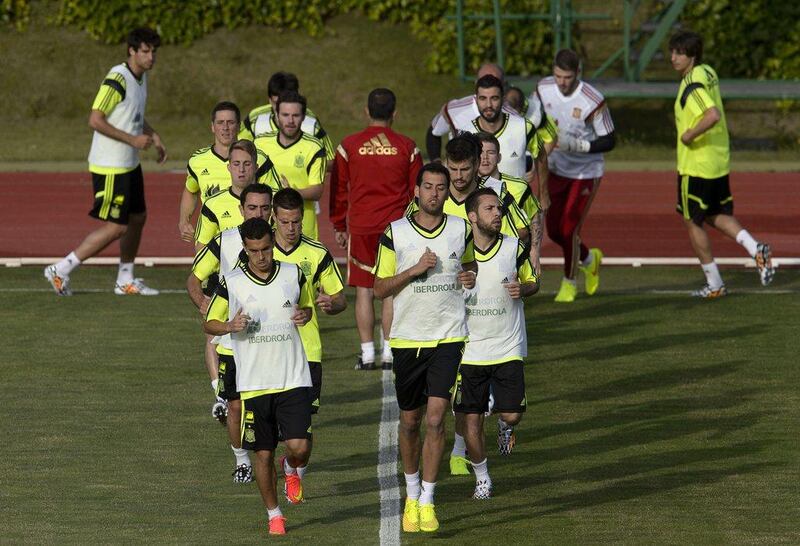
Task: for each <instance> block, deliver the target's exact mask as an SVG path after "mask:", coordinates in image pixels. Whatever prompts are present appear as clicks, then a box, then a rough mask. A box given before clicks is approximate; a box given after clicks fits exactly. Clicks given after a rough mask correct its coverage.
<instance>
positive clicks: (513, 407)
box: [453, 360, 527, 413]
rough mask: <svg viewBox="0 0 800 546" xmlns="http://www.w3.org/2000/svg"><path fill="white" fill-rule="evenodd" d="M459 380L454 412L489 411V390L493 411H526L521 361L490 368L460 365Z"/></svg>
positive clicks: (493, 365) (523, 374) (495, 365)
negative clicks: (491, 396)
mask: <svg viewBox="0 0 800 546" xmlns="http://www.w3.org/2000/svg"><path fill="white" fill-rule="evenodd" d="M459 378H460V380H459V382H458V385H457V387H456V397H455V403H454V404H453V411H455V412H457V413H484V412H485V411H487V410H488V409H489V389H490V388H491V392H492V394H493V395H494V411H495V412H503V413H523V412H524V411H525V407H526V406H527V400H526V399H525V373H524V371H523V364H522V361H521V360H512V361H511V362H504V363H502V364H491V365H489V366H476V365H473V364H462V365H461V370H460V374H459Z"/></svg>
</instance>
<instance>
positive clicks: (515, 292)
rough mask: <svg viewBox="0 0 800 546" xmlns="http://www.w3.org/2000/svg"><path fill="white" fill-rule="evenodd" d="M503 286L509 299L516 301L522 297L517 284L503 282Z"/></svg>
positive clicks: (520, 289)
mask: <svg viewBox="0 0 800 546" xmlns="http://www.w3.org/2000/svg"><path fill="white" fill-rule="evenodd" d="M503 286H505V287H506V290H507V291H508V295H509V296H511V299H514V300H518V299H520V298H521V297H522V288H521V287H520V284H519V283H518V282H516V281H514V282H504V283H503Z"/></svg>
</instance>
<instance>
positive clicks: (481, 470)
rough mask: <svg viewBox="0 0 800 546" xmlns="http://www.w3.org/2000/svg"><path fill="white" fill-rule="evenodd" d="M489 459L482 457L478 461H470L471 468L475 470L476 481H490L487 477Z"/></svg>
mask: <svg viewBox="0 0 800 546" xmlns="http://www.w3.org/2000/svg"><path fill="white" fill-rule="evenodd" d="M488 461H489V459H484V460H482V461H481V462H479V463H472V470H473V471H474V472H475V481H476V482H484V481H486V482H491V481H492V479H491V478H490V477H489V462H488Z"/></svg>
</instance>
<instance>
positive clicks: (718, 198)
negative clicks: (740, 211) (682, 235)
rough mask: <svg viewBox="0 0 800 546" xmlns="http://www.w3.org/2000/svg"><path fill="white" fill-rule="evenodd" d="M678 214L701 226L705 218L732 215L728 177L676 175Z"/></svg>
mask: <svg viewBox="0 0 800 546" xmlns="http://www.w3.org/2000/svg"><path fill="white" fill-rule="evenodd" d="M675 210H677V211H678V214H680V215H682V216H683V217H684V218H685V219H686V220H691V221H692V222H694V223H695V224H697V225H698V226H702V225H703V222H704V221H705V219H706V217H708V216H716V215H717V214H727V215H728V216H731V215H733V196H732V195H731V188H730V184H729V182H728V175H727V174H726V175H725V176H721V177H719V178H711V179H709V178H700V177H698V176H689V175H680V174H679V175H678V203H677V205H676V206H675Z"/></svg>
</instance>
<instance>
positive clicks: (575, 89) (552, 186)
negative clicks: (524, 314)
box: [530, 49, 615, 303]
mask: <svg viewBox="0 0 800 546" xmlns="http://www.w3.org/2000/svg"><path fill="white" fill-rule="evenodd" d="M579 74H580V58H579V57H578V54H577V53H575V52H574V51H572V50H570V49H562V50H561V51H559V52H558V53H557V54H556V58H555V63H554V66H553V76H551V77H548V78H544V79H543V80H541V81H540V82H539V84H538V85H537V86H536V91H535V92H534V93H533V94H532V95H531V97H530V102H531V104H532V107H533V108H535V107H537V104H536V103H537V102H540V103H541V105H543V106H544V111H545V112H546V114H547V115H548V116H550V117H551V119H554V120H555V122H556V124H557V125H558V147H557V148H556V149H554V150H553V152H552V153H551V154H550V155H549V156H548V166H549V168H550V177H549V179H548V182H547V186H548V189H549V192H550V208H549V209H548V211H547V234H548V235H549V236H550V239H552V240H553V242H555V243H556V244H557V245H559V246H560V247H561V249H562V251H563V253H564V278H563V279H562V281H561V287H560V288H559V290H558V294H556V298H555V301H557V302H562V303H569V302H572V301H575V296H576V295H577V293H578V289H577V286H576V282H575V281H576V276H577V270H578V269H580V270H581V271H583V273H584V277H585V282H586V293H587V294H588V295H590V296H591V295H593V294H594V293H595V292H596V291H597V287H598V286H599V285H600V263H601V262H602V260H603V253H602V252H600V249H599V248H592V249H589V248H587V247H586V245H585V244H583V242H582V241H581V238H580V230H581V226H582V225H583V222H584V220H585V219H586V215H587V214H588V213H589V207H590V206H591V204H592V200H593V199H594V196H595V193H596V192H597V188H598V187H599V186H600V178H601V177H602V176H603V152H608V151H610V150H612V149H613V148H614V144H615V138H614V124H613V122H612V121H611V114H609V112H608V108H607V107H606V103H605V100H604V99H603V95H601V94H600V92H599V91H597V90H596V89H595V88H594V87H592V86H591V85H589V84H588V83H586V82H583V81H581V80H580V79H579V78H578V76H579Z"/></svg>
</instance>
